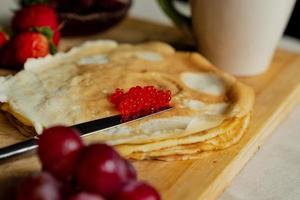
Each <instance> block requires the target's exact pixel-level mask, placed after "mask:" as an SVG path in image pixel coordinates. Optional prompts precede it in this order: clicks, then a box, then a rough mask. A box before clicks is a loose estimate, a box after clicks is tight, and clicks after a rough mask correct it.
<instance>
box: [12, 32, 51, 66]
mask: <svg viewBox="0 0 300 200" xmlns="http://www.w3.org/2000/svg"><path fill="white" fill-rule="evenodd" d="M14 48H15V59H16V62H17V63H20V64H24V63H25V62H26V60H27V59H28V58H39V57H45V56H46V55H48V54H49V52H50V48H49V42H48V40H47V37H46V36H44V35H43V34H41V33H37V32H23V33H21V34H19V35H18V36H17V37H16V38H15V39H14Z"/></svg>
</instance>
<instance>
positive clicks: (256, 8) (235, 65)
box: [159, 0, 296, 76]
mask: <svg viewBox="0 0 300 200" xmlns="http://www.w3.org/2000/svg"><path fill="white" fill-rule="evenodd" d="M159 2H160V4H161V5H162V8H163V9H164V10H165V11H166V13H167V14H168V15H169V16H170V17H171V19H173V20H174V22H175V23H176V24H177V25H179V26H181V27H184V28H185V29H186V28H188V29H189V28H190V30H192V33H193V35H194V37H195V39H196V43H197V46H198V48H199V50H200V52H201V53H202V54H203V55H204V56H205V57H206V58H207V59H208V60H210V61H211V62H212V63H213V64H215V65H216V66H218V67H219V68H221V69H223V70H225V71H227V72H229V73H232V74H235V75H242V76H250V75H257V74H260V73H263V72H265V71H266V70H267V69H268V66H269V64H270V62H271V59H272V56H273V53H274V50H275V48H276V45H277V43H278V41H279V39H280V38H281V36H282V33H283V31H284V29H285V27H286V25H287V22H288V19H289V17H290V14H291V11H292V8H293V7H294V4H295V2H296V1H295V0H192V1H191V11H192V19H191V21H192V23H191V24H192V26H191V24H190V25H189V21H190V20H189V19H188V18H187V17H184V16H182V15H181V14H179V13H178V12H177V11H176V9H175V7H174V5H173V2H172V1H171V0H159ZM163 4H164V5H163ZM172 6H173V7H172Z"/></svg>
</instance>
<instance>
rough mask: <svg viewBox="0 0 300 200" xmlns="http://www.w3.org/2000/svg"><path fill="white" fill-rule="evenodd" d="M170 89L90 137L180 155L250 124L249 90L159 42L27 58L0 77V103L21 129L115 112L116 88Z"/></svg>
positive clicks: (138, 151) (231, 140)
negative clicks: (140, 113) (156, 106)
mask: <svg viewBox="0 0 300 200" xmlns="http://www.w3.org/2000/svg"><path fill="white" fill-rule="evenodd" d="M137 85H139V86H147V85H154V86H156V87H157V88H160V89H165V90H170V91H171V93H172V100H171V106H172V107H173V109H171V110H169V111H165V112H162V113H158V114H157V115H154V116H151V117H148V118H145V119H142V120H138V121H135V122H132V123H128V124H124V125H120V126H118V127H116V128H111V129H108V130H105V131H99V133H97V134H94V135H93V136H90V138H89V139H92V140H93V141H94V142H95V141H96V142H99V141H104V142H107V143H109V144H112V145H114V146H115V147H116V148H117V149H118V150H119V152H120V153H121V154H123V155H124V156H126V157H128V158H132V159H138V160H143V159H160V160H184V159H191V158H197V157H199V156H201V153H202V152H206V151H213V150H220V149H224V148H227V147H229V146H231V145H233V144H235V143H237V142H238V141H239V139H240V138H241V137H242V135H243V134H244V132H245V130H246V129H247V127H248V125H249V120H250V112H251V109H252V106H253V102H254V93H253V90H252V89H251V88H250V87H248V86H246V85H244V84H242V83H241V82H239V81H237V80H236V79H235V78H234V77H232V76H230V75H228V74H226V73H223V72H221V71H220V70H218V69H217V68H215V67H214V66H213V65H212V64H211V63H209V62H208V61H207V60H206V59H205V58H203V57H202V56H201V55H199V54H198V53H191V52H176V51H175V50H174V49H173V48H172V47H170V46H169V45H167V44H165V43H161V42H150V43H144V44H138V45H130V44H121V45H119V44H117V43H116V42H114V41H108V40H101V41H93V42H87V43H84V44H83V45H81V46H79V47H75V48H73V49H72V50H70V51H69V52H67V53H58V54H56V55H55V56H50V55H49V56H48V57H46V58H41V59H30V60H29V61H27V62H26V64H25V69H24V70H22V71H21V72H19V73H17V74H16V75H14V76H8V77H1V78H0V102H1V109H2V111H3V112H4V113H5V115H6V116H7V118H8V119H9V120H10V121H11V122H12V123H13V124H14V125H15V126H16V127H17V128H18V129H19V130H20V131H21V132H22V133H23V134H25V135H30V136H32V135H36V134H40V133H41V132H42V130H43V129H44V128H46V127H51V126H53V125H58V124H62V125H67V126H70V125H74V124H78V123H82V122H86V121H90V120H94V119H98V118H103V117H108V116H111V115H115V114H118V113H117V111H116V110H115V108H114V106H113V105H112V104H111V103H110V102H109V101H108V100H107V97H108V96H109V95H110V94H112V93H113V92H114V91H115V89H116V88H123V89H124V90H128V89H129V88H131V87H134V86H137Z"/></svg>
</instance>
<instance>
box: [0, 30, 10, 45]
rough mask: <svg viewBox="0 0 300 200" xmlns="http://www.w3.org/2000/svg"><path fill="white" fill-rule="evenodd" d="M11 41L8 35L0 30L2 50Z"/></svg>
mask: <svg viewBox="0 0 300 200" xmlns="http://www.w3.org/2000/svg"><path fill="white" fill-rule="evenodd" d="M8 40H9V36H8V34H7V33H6V32H5V31H3V30H1V29H0V48H1V47H3V46H4V45H5V44H6V43H7V42H8Z"/></svg>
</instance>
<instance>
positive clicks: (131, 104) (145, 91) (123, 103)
mask: <svg viewBox="0 0 300 200" xmlns="http://www.w3.org/2000/svg"><path fill="white" fill-rule="evenodd" d="M108 99H109V101H110V102H111V103H112V104H114V106H115V107H116V109H117V110H118V111H119V112H120V113H121V115H122V119H123V120H124V121H128V120H129V119H133V118H137V117H140V116H144V115H148V114H151V113H154V112H157V111H159V110H162V109H163V108H166V107H169V103H170V100H171V91H170V90H160V89H157V88H155V87H154V86H145V87H141V86H135V87H132V88H130V89H129V91H128V92H124V90H123V89H120V88H117V89H116V90H115V92H114V93H113V94H112V95H110V96H109V97H108Z"/></svg>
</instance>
